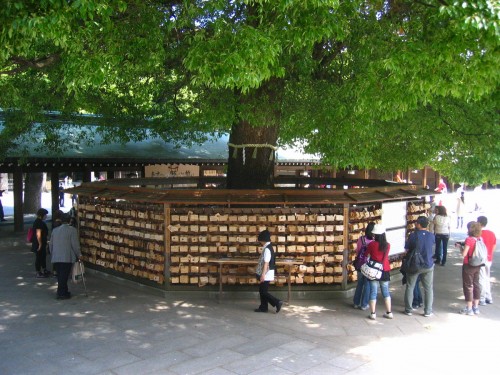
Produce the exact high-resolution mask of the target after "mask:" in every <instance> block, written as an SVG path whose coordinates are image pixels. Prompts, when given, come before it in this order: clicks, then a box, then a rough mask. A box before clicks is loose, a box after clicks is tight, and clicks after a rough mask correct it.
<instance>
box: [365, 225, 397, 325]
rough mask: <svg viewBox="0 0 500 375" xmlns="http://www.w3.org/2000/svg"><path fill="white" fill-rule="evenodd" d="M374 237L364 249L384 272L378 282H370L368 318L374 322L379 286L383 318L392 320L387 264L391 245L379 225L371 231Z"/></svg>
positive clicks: (389, 268) (389, 266)
mask: <svg viewBox="0 0 500 375" xmlns="http://www.w3.org/2000/svg"><path fill="white" fill-rule="evenodd" d="M372 234H373V236H374V241H372V242H370V243H369V244H368V247H367V248H366V254H367V256H369V257H370V259H373V260H375V261H377V262H379V263H382V264H383V266H384V271H383V272H382V277H381V278H380V280H370V300H369V302H368V304H369V306H370V315H369V316H368V318H370V319H372V320H375V319H377V314H376V307H377V293H378V286H379V285H380V292H381V293H382V296H383V297H384V302H385V311H386V312H385V314H384V318H387V319H392V318H393V315H392V310H391V294H390V293H389V281H390V279H391V274H390V271H391V265H390V263H389V251H390V250H391V245H390V244H389V243H388V242H387V239H386V236H385V229H384V227H382V225H381V224H375V226H374V227H373V230H372Z"/></svg>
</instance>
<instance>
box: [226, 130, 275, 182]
mask: <svg viewBox="0 0 500 375" xmlns="http://www.w3.org/2000/svg"><path fill="white" fill-rule="evenodd" d="M277 138H278V129H277V127H252V126H251V125H250V124H249V123H248V122H246V121H242V122H240V123H239V124H236V125H234V126H233V127H232V130H231V136H230V137H229V142H230V143H231V144H232V145H235V146H238V147H234V146H233V147H231V146H230V147H229V160H228V168H227V188H228V189H269V188H272V187H273V180H274V157H275V152H274V150H273V149H272V148H270V147H254V146H246V147H244V148H240V147H241V146H242V145H252V144H253V145H266V144H267V145H272V146H275V145H276V141H277ZM235 150H236V158H235V157H234V156H235Z"/></svg>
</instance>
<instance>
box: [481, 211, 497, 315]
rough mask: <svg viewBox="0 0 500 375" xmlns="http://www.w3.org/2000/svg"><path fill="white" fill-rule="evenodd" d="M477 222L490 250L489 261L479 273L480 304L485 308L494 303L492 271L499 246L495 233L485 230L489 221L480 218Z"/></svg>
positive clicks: (483, 217) (484, 217)
mask: <svg viewBox="0 0 500 375" xmlns="http://www.w3.org/2000/svg"><path fill="white" fill-rule="evenodd" d="M477 222H478V223H479V225H481V237H482V239H483V242H484V244H485V245H486V249H487V250H488V260H487V261H486V263H485V264H484V267H481V271H480V272H479V282H480V284H481V297H480V299H479V304H480V305H483V306H484V305H486V304H492V303H493V297H492V296H491V281H490V271H491V265H492V263H493V253H494V251H495V248H496V246H497V238H496V236H495V233H493V232H492V231H491V230H489V229H485V227H486V225H488V219H487V218H486V216H479V217H478V218H477Z"/></svg>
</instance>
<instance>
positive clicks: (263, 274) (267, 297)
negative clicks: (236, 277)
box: [255, 229, 283, 313]
mask: <svg viewBox="0 0 500 375" xmlns="http://www.w3.org/2000/svg"><path fill="white" fill-rule="evenodd" d="M258 240H259V242H260V243H261V244H262V253H261V254H260V258H259V263H258V264H257V270H256V273H257V279H258V280H259V294H260V306H259V307H258V308H257V309H255V312H267V311H268V307H269V304H270V305H271V306H273V307H275V308H276V313H279V312H280V310H281V306H282V305H283V301H280V300H279V299H278V298H276V297H274V296H273V295H271V294H270V293H269V283H270V282H271V281H273V280H274V270H275V268H276V267H275V263H276V256H275V254H274V249H273V247H272V246H271V233H269V231H268V230H267V229H266V230H263V231H262V232H260V233H259V237H258Z"/></svg>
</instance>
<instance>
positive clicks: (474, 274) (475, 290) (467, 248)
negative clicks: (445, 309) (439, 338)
mask: <svg viewBox="0 0 500 375" xmlns="http://www.w3.org/2000/svg"><path fill="white" fill-rule="evenodd" d="M467 228H468V230H469V232H468V234H469V237H467V238H466V239H465V245H464V246H461V249H460V250H461V254H462V257H463V259H464V263H463V266H462V286H463V290H464V297H465V303H466V306H465V307H464V308H463V309H462V310H460V314H464V315H478V314H479V298H480V297H481V284H480V283H479V273H480V271H481V268H483V267H482V266H471V265H469V257H470V256H471V255H472V254H473V253H474V249H475V247H476V241H477V240H478V239H480V238H481V225H480V224H479V223H477V222H475V221H471V222H470V223H469V224H467Z"/></svg>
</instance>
